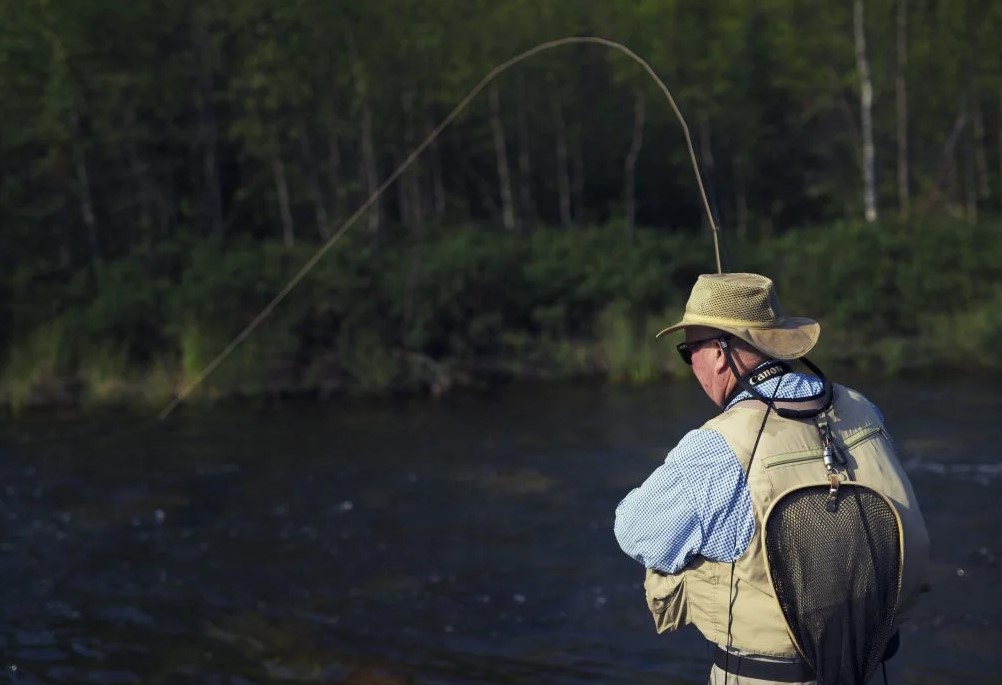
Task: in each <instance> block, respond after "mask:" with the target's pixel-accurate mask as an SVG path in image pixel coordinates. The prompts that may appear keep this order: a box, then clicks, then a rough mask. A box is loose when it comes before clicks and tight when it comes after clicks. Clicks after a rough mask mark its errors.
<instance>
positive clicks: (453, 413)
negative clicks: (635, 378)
mask: <svg viewBox="0 0 1002 685" xmlns="http://www.w3.org/2000/svg"><path fill="white" fill-rule="evenodd" d="M854 385H856V386H857V387H860V388H861V389H863V390H864V391H866V392H867V393H868V395H869V396H870V398H871V399H873V400H874V401H875V402H876V403H878V404H879V405H880V406H881V407H882V409H883V410H884V413H885V414H886V417H887V420H888V425H889V426H890V428H891V432H892V433H893V434H894V436H895V439H896V440H897V442H898V444H899V446H900V449H901V452H902V455H903V459H904V461H905V463H906V466H907V469H908V471H909V472H910V474H911V476H912V478H913V482H914V485H915V489H916V491H917V493H918V496H919V499H920V503H921V506H922V508H923V510H924V513H925V516H926V519H927V522H928V525H929V529H930V535H931V536H932V556H933V578H932V580H933V590H932V592H931V593H929V594H928V595H927V596H926V597H925V598H924V600H923V602H922V604H921V605H920V607H919V608H918V609H917V610H916V612H915V614H914V616H913V619H912V620H911V621H910V622H909V623H907V624H906V625H905V626H904V627H903V628H902V653H903V656H904V660H905V662H906V670H905V674H906V682H910V683H953V682H956V683H961V682H964V683H966V682H972V681H976V682H989V683H990V682H995V683H998V682H1002V676H999V675H996V671H997V670H998V669H997V668H996V666H995V663H996V655H995V651H996V650H997V649H998V647H999V646H1000V645H1002V583H1000V580H1002V573H1000V567H999V558H998V557H999V556H1000V555H1002V545H1000V535H999V532H998V531H999V519H1000V518H1002V499H1000V498H999V494H998V493H999V489H1000V487H1002V466H1000V459H999V456H1000V444H1002V424H1000V422H999V419H998V417H999V415H1000V414H1002V398H1000V396H999V394H998V393H997V392H996V391H994V390H991V389H989V388H988V384H987V383H979V382H976V381H973V380H972V381H950V382H944V381H942V380H938V381H910V382H907V383H906V382H900V381H897V382H886V381H884V382H867V381H865V380H861V381H859V382H858V383H854ZM713 412H714V407H713V406H712V405H711V404H710V403H709V401H708V400H706V399H705V397H703V396H702V395H701V391H699V389H698V388H697V387H696V384H695V383H694V382H682V383H676V384H674V385H671V386H667V385H653V386H645V387H642V388H623V387H609V386H600V385H587V384H583V385H563V386H545V387H533V386H518V387H514V388H508V389H504V390H501V391H494V392H491V393H490V394H484V395H459V394H456V395H452V396H449V397H446V398H445V399H443V400H440V401H429V400H422V401H417V400H415V401H408V402H402V403H401V402H392V403H390V402H382V403H375V402H368V401H365V402H363V401H350V402H349V401H339V402H336V403H326V404H281V405H260V406H244V407H228V408H224V409H214V410H211V411H205V410H197V409H189V410H186V411H184V412H181V413H180V414H179V415H176V416H175V417H173V418H172V419H171V420H170V421H168V422H167V423H166V424H163V425H159V426H157V427H154V428H152V429H145V430H139V431H136V432H131V433H125V434H117V433H116V432H117V431H120V430H121V429H123V428H130V427H131V426H133V425H134V424H135V423H136V420H135V419H134V418H132V417H129V416H123V415H115V416H110V415H106V416H93V415H90V416H78V415H52V414H48V415H44V416H34V417H29V418H27V419H22V420H20V421H19V422H17V423H14V424H10V423H8V424H7V425H6V426H5V427H4V428H3V429H2V432H0V522H2V525H3V531H2V537H0V545H2V554H0V578H2V579H3V585H2V589H0V592H2V598H3V601H2V604H0V607H2V609H0V611H2V628H3V630H2V633H0V648H2V652H3V654H4V660H5V661H4V663H5V665H6V667H7V669H8V676H9V678H10V680H11V681H12V682H15V683H24V684H34V683H108V684H124V683H183V682H197V683H232V684H234V685H245V684H248V683H310V682H341V683H352V684H358V685H360V684H363V683H365V684H370V683H371V684H374V685H397V684H405V683H415V684H417V683H422V684H423V683H428V684H453V683H525V684H530V683H532V684H535V683H539V684H540V685H542V684H543V683H546V684H547V685H552V684H560V683H568V684H570V683H575V684H582V683H651V684H653V683H659V684H661V685H670V684H672V683H690V682H691V683H697V682H703V681H705V676H706V673H707V668H708V662H709V654H710V652H709V648H708V647H707V645H706V643H705V642H704V641H703V640H702V638H701V637H700V636H699V634H698V633H697V632H696V631H695V630H693V629H691V628H690V629H686V630H683V631H681V632H680V633H678V634H675V635H670V636H658V635H656V634H655V632H654V630H653V623H652V621H651V619H650V617H649V615H648V614H647V612H646V608H645V605H644V599H643V590H642V580H643V572H642V569H641V568H640V567H639V565H637V564H636V563H635V562H633V561H632V560H631V559H629V558H627V557H626V556H625V555H623V554H622V553H621V552H620V551H619V548H618V547H617V545H616V542H615V539H614V537H613V535H612V521H613V511H614V509H615V506H616V504H617V502H618V501H619V499H620V498H621V497H622V496H623V495H624V494H625V493H626V492H627V491H628V490H629V489H630V488H632V487H634V486H635V485H637V484H639V483H640V482H641V481H642V480H643V478H644V477H645V476H646V475H647V473H649V472H650V471H651V470H652V469H653V468H655V467H656V465H657V464H658V463H659V462H660V461H661V460H662V459H663V458H664V454H665V453H666V452H667V450H668V449H669V448H670V447H671V446H672V445H673V444H674V443H675V442H676V441H677V440H678V438H679V437H680V436H681V435H682V434H683V433H684V432H685V431H686V430H688V429H689V428H691V427H694V426H696V425H698V424H699V423H700V422H702V421H703V420H705V419H707V418H709V417H710V416H711V415H712V414H713ZM105 436H111V439H104V438H105ZM0 681H2V678H0Z"/></svg>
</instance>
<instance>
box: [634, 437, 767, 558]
mask: <svg viewBox="0 0 1002 685" xmlns="http://www.w3.org/2000/svg"><path fill="white" fill-rule="evenodd" d="M614 530H615V533H616V539H617V540H618V541H619V546H620V547H621V548H622V549H623V551H624V552H626V554H628V555H629V556H631V557H632V558H634V559H636V560H637V561H639V562H640V563H641V564H643V565H644V566H645V567H646V568H652V569H656V570H658V571H662V572H665V573H676V572H678V571H680V570H682V568H684V567H685V565H686V564H687V563H688V562H689V560H690V559H692V557H694V556H696V555H702V556H705V557H707V558H709V559H714V560H716V561H733V560H734V559H737V558H738V557H740V556H741V555H742V554H743V553H744V550H745V548H746V547H747V546H748V543H749V542H750V541H751V537H752V534H753V533H754V532H755V520H754V517H753V516H752V506H751V495H750V493H749V492H748V487H747V485H746V484H745V478H744V473H743V472H742V470H741V465H740V464H739V463H738V460H737V457H736V456H735V454H734V452H733V451H732V450H731V448H730V446H729V445H728V444H727V442H726V441H725V440H724V439H723V437H722V436H721V435H720V434H719V433H717V432H716V431H711V430H704V429H700V430H694V431H690V432H689V433H687V434H686V435H685V437H683V438H682V440H681V441H680V442H679V443H678V445H677V446H676V447H675V449H673V450H672V451H671V452H669V453H668V456H667V457H666V458H665V462H664V464H662V465H661V466H659V467H658V468H657V469H655V471H654V472H653V473H652V474H651V475H650V476H649V477H648V478H647V480H646V481H644V483H643V484H642V485H641V486H640V487H639V488H636V489H634V490H633V491H632V492H630V494H628V495H627V496H626V497H625V498H624V499H623V501H622V502H620V503H619V506H618V507H617V508H616V524H615V527H614Z"/></svg>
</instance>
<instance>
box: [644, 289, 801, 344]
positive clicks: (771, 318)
mask: <svg viewBox="0 0 1002 685" xmlns="http://www.w3.org/2000/svg"><path fill="white" fill-rule="evenodd" d="M687 326H708V327H710V328H716V329H718V330H721V331H725V332H727V333H730V334H732V335H734V336H736V337H738V338H741V339H742V340H744V341H745V342H746V343H748V344H749V345H751V346H752V347H754V348H756V349H757V350H759V351H761V352H763V353H764V354H767V355H769V356H770V357H773V358H774V359H797V358H799V357H803V356H804V355H805V354H807V353H808V352H810V350H811V348H812V347H814V345H815V344H816V343H817V342H818V337H819V336H820V335H821V325H820V324H819V323H818V322H817V321H815V320H814V319H808V318H807V317H803V316H784V315H783V310H782V309H780V307H779V298H778V297H777V296H776V287H775V286H774V285H773V283H772V280H771V279H769V278H766V277H765V276H759V275H758V274H703V275H702V276H700V277H699V278H697V279H696V285H694V286H693V287H692V294H690V295H689V301H688V302H686V303H685V314H684V315H683V316H682V320H681V321H679V322H678V323H677V324H675V325H673V326H669V327H668V328H666V329H664V330H663V331H661V332H660V333H658V337H659V338H660V337H661V336H662V335H666V334H668V333H674V332H675V331H677V330H681V329H683V328H685V327H687Z"/></svg>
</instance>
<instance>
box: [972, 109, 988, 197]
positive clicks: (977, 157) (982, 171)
mask: <svg viewBox="0 0 1002 685" xmlns="http://www.w3.org/2000/svg"><path fill="white" fill-rule="evenodd" d="M972 99H973V100H974V117H973V119H972V121H971V125H972V126H973V133H974V163H975V171H976V172H977V181H978V182H977V188H978V197H979V198H981V199H985V198H987V197H988V196H989V195H990V194H991V189H990V188H989V185H988V153H987V152H986V151H985V119H984V115H983V114H982V113H981V100H980V98H977V97H974V98H972Z"/></svg>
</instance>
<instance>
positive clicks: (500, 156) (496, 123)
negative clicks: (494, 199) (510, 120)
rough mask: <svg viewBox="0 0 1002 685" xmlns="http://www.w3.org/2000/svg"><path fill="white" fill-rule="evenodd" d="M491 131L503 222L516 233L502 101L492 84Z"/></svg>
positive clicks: (495, 86)
mask: <svg viewBox="0 0 1002 685" xmlns="http://www.w3.org/2000/svg"><path fill="white" fill-rule="evenodd" d="M490 104H491V130H492V131H493V132H494V155H495V159H496V160H497V170H498V186H499V188H498V189H499V191H500V195H501V221H502V222H503V223H504V227H505V228H507V229H508V230H509V231H514V230H515V228H516V223H515V207H514V204H513V202H512V196H511V171H510V168H509V166H508V151H507V149H506V146H505V139H504V126H503V124H502V123H501V100H500V97H499V96H498V88H497V85H496V84H493V83H492V84H491V90H490Z"/></svg>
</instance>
